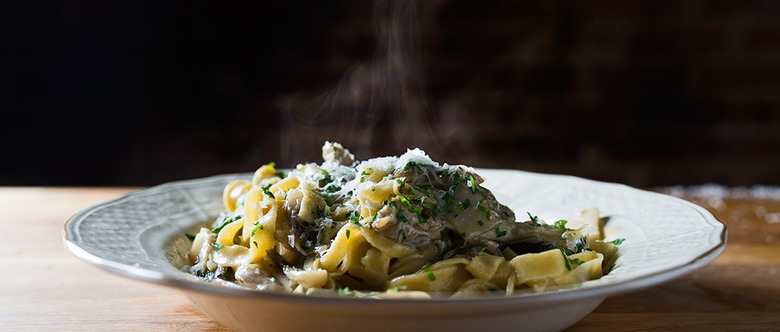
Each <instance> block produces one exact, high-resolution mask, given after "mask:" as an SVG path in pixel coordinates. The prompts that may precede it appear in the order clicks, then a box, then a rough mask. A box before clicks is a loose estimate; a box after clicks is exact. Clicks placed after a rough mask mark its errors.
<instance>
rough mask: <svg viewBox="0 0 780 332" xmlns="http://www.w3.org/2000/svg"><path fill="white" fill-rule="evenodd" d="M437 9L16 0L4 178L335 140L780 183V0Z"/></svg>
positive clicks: (505, 163)
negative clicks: (25, 0) (36, 1)
mask: <svg viewBox="0 0 780 332" xmlns="http://www.w3.org/2000/svg"><path fill="white" fill-rule="evenodd" d="M424 3H425V4H423V5H419V6H415V5H413V4H409V3H408V1H378V2H374V3H372V2H371V1H364V0H350V1H328V2H325V1H312V2H300V1H274V2H262V1H256V2H254V3H253V4H250V5H246V4H240V5H239V4H231V3H229V2H228V3H222V2H214V1H181V2H168V1H136V2H128V3H123V2H110V1H109V2H98V1H95V2H90V1H61V2H55V3H49V4H45V5H42V4H38V3H34V2H24V1H18V2H17V3H15V4H14V3H12V4H7V3H6V4H3V5H2V7H3V9H2V10H0V21H1V22H2V23H0V24H2V26H1V27H2V32H0V38H1V39H0V42H2V49H3V51H2V52H0V53H1V54H0V108H2V113H1V114H2V119H0V120H1V122H0V133H2V139H1V140H0V153H2V161H1V162H0V185H77V186H82V185H83V186H93V185H153V184H158V183H161V182H166V181H171V180H177V179H185V178H193V177H201V176H207V175H212V174H217V173H226V172H245V171H253V170H254V169H256V168H257V167H258V166H260V165H261V164H264V163H267V162H269V161H275V162H277V164H279V165H281V166H287V167H290V166H293V165H295V163H297V162H302V161H316V162H319V161H320V158H319V149H320V147H321V145H322V143H323V141H324V140H335V141H341V142H342V143H344V144H345V145H346V146H347V147H348V148H351V149H352V150H353V152H356V154H357V155H358V157H360V158H367V157H371V156H377V155H387V154H397V153H400V152H403V151H405V149H406V148H407V147H417V146H419V147H421V148H423V149H425V150H426V151H427V152H428V153H429V154H430V155H431V156H432V157H433V158H434V159H435V160H438V161H441V162H447V163H450V164H457V163H465V164H468V165H471V166H477V167H491V168H512V169H524V170H530V171H538V172H548V173H566V174H574V175H578V176H584V177H588V178H593V179H598V180H606V181H617V182H622V183H627V184H630V185H634V186H642V187H646V186H663V185H672V184H699V183H707V182H715V183H720V184H724V185H751V184H759V183H762V184H778V183H780V2H778V1H768V0H767V1H749V0H746V1H719V0H715V1H649V0H647V1H629V2H612V1H560V0H559V1H514V0H511V1H510V0H506V1H454V0H453V1H438V2H436V1H427V2H424ZM375 7H376V9H375ZM388 55H389V56H388Z"/></svg>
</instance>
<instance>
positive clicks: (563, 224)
mask: <svg viewBox="0 0 780 332" xmlns="http://www.w3.org/2000/svg"><path fill="white" fill-rule="evenodd" d="M566 223H568V221H566V220H563V219H561V220H558V221H556V222H555V228H559V229H562V230H564V231H565V230H566Z"/></svg>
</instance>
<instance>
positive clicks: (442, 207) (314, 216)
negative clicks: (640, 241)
mask: <svg viewBox="0 0 780 332" xmlns="http://www.w3.org/2000/svg"><path fill="white" fill-rule="evenodd" d="M323 158H324V162H323V163H322V164H319V165H318V164H315V163H306V164H300V165H298V166H297V167H296V168H295V169H294V170H291V171H288V172H281V171H278V170H277V169H276V168H275V166H274V165H273V164H268V165H264V166H262V167H260V168H259V169H258V170H257V171H256V172H255V174H254V176H253V178H252V180H251V181H250V180H234V181H232V182H230V183H229V184H228V185H227V186H226V187H225V190H224V193H223V205H224V212H223V213H222V215H221V216H220V217H219V218H218V219H217V220H215V222H214V225H212V226H211V227H209V228H206V227H204V228H201V229H200V231H199V232H198V233H197V235H195V236H194V239H193V242H192V247H191V250H190V251H189V253H188V255H187V260H188V262H189V265H187V266H185V267H183V269H185V270H187V271H188V272H190V273H193V274H195V275H197V276H199V277H202V278H204V279H207V280H210V281H214V282H221V283H228V284H234V285H239V286H243V287H249V288H253V289H258V290H265V291H282V292H290V293H299V294H340V295H345V296H360V297H385V298H386V297H431V296H452V297H460V296H474V295H485V294H501V295H504V294H506V295H511V294H517V293H520V292H533V291H544V290H549V289H554V288H559V287H567V286H571V285H577V284H580V283H582V282H584V281H587V280H592V279H597V278H599V277H601V276H602V275H604V274H606V273H608V272H609V270H610V269H611V267H612V265H613V263H614V260H615V257H616V253H617V248H616V246H615V244H614V243H610V242H604V241H603V238H602V234H601V231H600V227H599V218H600V217H599V213H598V209H589V210H585V211H583V212H582V213H581V214H579V215H575V216H571V217H570V218H567V219H565V220H559V221H556V222H555V223H554V224H552V225H550V224H547V223H544V222H542V221H540V220H538V218H537V217H534V216H533V215H532V214H531V213H527V216H528V220H527V221H523V222H518V221H516V220H515V214H514V212H513V211H512V210H510V209H509V208H508V207H507V206H505V205H503V204H501V203H499V202H498V201H497V200H496V198H495V196H494V195H493V193H491V192H490V190H488V189H487V188H485V187H483V186H482V185H481V184H482V182H483V179H482V178H481V177H480V176H479V175H478V174H477V173H476V172H475V171H474V169H472V168H470V167H466V166H451V165H447V164H444V165H440V164H439V163H437V162H434V161H432V160H431V159H430V158H429V157H428V156H427V155H426V154H425V153H424V152H422V151H421V150H419V149H415V150H409V151H407V152H406V153H405V154H403V155H401V156H399V157H382V158H374V159H369V160H366V161H362V162H360V161H356V160H355V158H354V156H353V155H352V154H351V153H350V152H349V151H348V150H347V149H345V148H344V147H342V146H341V145H340V144H338V143H330V142H326V143H325V145H324V146H323Z"/></svg>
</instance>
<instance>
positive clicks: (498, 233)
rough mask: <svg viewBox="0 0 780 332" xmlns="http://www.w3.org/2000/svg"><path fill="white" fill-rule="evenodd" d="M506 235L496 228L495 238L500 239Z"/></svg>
mask: <svg viewBox="0 0 780 332" xmlns="http://www.w3.org/2000/svg"><path fill="white" fill-rule="evenodd" d="M504 235H506V231H502V230H501V229H500V228H498V227H496V237H502V236H504Z"/></svg>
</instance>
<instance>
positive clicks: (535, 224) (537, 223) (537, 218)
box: [526, 212, 540, 226]
mask: <svg viewBox="0 0 780 332" xmlns="http://www.w3.org/2000/svg"><path fill="white" fill-rule="evenodd" d="M526 213H528V218H531V223H533V224H534V226H539V225H540V224H539V217H537V216H532V215H531V212H526Z"/></svg>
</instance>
